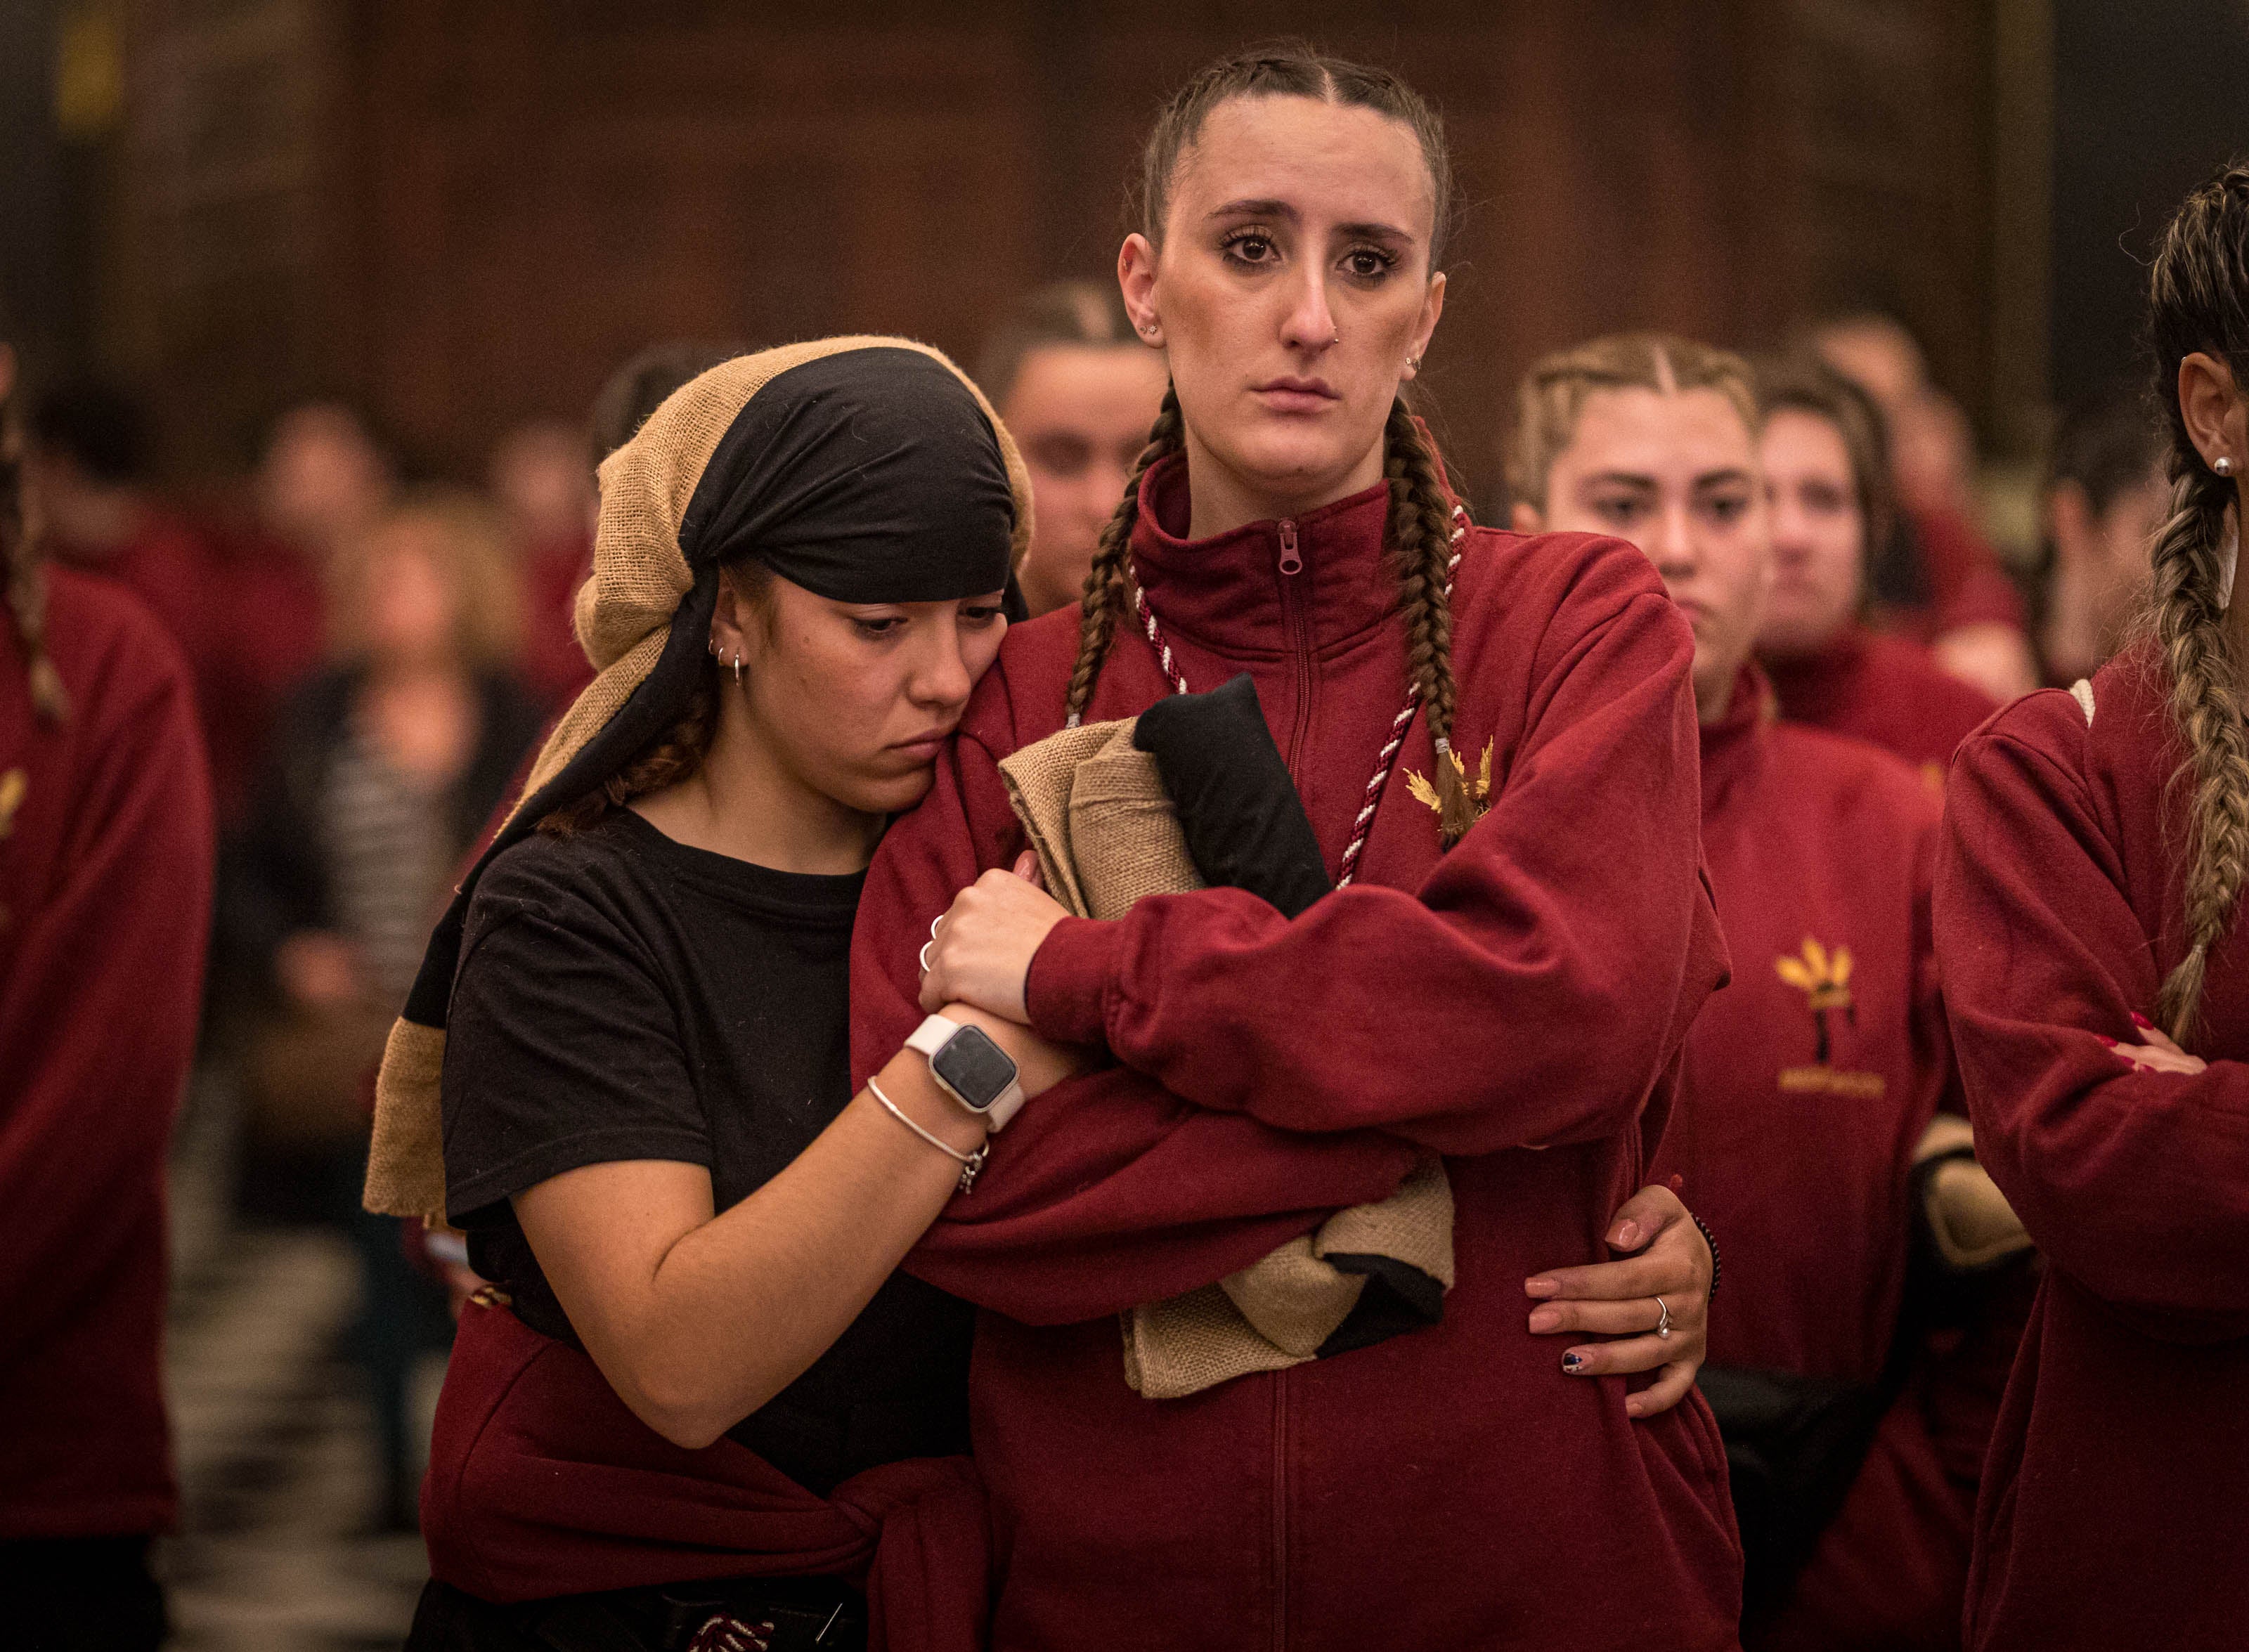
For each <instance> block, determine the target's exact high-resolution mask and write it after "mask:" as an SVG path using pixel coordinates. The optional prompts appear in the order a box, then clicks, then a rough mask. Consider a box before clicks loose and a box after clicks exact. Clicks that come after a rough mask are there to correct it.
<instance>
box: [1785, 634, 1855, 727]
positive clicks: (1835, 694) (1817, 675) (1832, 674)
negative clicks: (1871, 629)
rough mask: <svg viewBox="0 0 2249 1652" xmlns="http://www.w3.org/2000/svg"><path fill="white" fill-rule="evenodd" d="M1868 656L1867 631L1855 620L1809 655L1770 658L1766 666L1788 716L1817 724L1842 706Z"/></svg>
mask: <svg viewBox="0 0 2249 1652" xmlns="http://www.w3.org/2000/svg"><path fill="white" fill-rule="evenodd" d="M1866 656H1867V633H1866V630H1865V628H1864V627H1861V626H1860V624H1859V623H1858V622H1857V621H1856V620H1853V621H1851V622H1850V623H1848V624H1847V625H1846V626H1844V627H1843V628H1842V629H1841V630H1840V631H1838V632H1837V633H1836V634H1834V635H1833V637H1831V638H1829V639H1828V640H1827V641H1826V643H1825V644H1824V645H1823V646H1821V647H1819V648H1815V649H1813V650H1812V652H1811V653H1810V654H1802V655H1790V656H1789V657H1787V658H1785V659H1768V660H1766V661H1764V669H1765V670H1766V671H1767V672H1768V673H1769V674H1770V681H1771V684H1772V687H1773V689H1774V690H1775V692H1777V693H1778V695H1779V696H1780V697H1781V698H1782V699H1783V700H1784V701H1785V702H1786V703H1787V705H1788V709H1789V715H1790V716H1795V717H1800V718H1803V719H1805V721H1808V722H1817V721H1819V718H1820V717H1821V716H1825V715H1826V714H1827V713H1828V712H1830V711H1832V710H1833V709H1834V707H1835V706H1836V705H1838V704H1839V703H1840V702H1841V701H1842V699H1843V697H1844V696H1845V695H1846V694H1847V692H1848V690H1849V688H1850V685H1851V681H1852V678H1853V677H1854V675H1856V674H1857V672H1858V669H1859V667H1860V664H1861V663H1862V662H1863V661H1865V659H1866Z"/></svg>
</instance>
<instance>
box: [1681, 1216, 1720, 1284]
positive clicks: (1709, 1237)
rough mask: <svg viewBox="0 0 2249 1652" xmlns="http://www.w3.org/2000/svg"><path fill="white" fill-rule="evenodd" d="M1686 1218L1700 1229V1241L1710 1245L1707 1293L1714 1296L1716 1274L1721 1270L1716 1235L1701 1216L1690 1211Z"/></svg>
mask: <svg viewBox="0 0 2249 1652" xmlns="http://www.w3.org/2000/svg"><path fill="white" fill-rule="evenodd" d="M1688 1220H1689V1221H1691V1222H1693V1223H1694V1224H1695V1226H1696V1227H1698V1228H1700V1229H1702V1243H1703V1244H1707V1245H1709V1247H1710V1289H1709V1295H1711V1296H1716V1295H1717V1294H1718V1275H1719V1273H1720V1272H1722V1269H1721V1267H1720V1265H1719V1262H1718V1236H1717V1235H1716V1234H1715V1233H1713V1232H1711V1231H1710V1224H1709V1223H1707V1222H1705V1221H1704V1220H1702V1217H1699V1216H1695V1214H1694V1213H1693V1212H1692V1211H1689V1212H1688Z"/></svg>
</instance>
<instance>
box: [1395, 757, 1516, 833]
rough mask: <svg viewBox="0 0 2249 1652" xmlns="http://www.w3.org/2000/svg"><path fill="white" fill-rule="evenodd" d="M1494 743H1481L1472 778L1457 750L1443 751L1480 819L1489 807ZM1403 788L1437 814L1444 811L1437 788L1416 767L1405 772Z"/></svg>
mask: <svg viewBox="0 0 2249 1652" xmlns="http://www.w3.org/2000/svg"><path fill="white" fill-rule="evenodd" d="M1494 744H1496V742H1495V741H1490V740H1487V741H1486V742H1484V748H1483V758H1482V761H1481V762H1480V763H1478V764H1476V771H1475V778H1474V779H1470V778H1468V764H1465V763H1462V761H1461V754H1460V753H1459V752H1457V751H1447V752H1446V753H1445V756H1446V757H1447V758H1448V759H1449V760H1450V761H1451V763H1452V765H1453V772H1454V773H1455V774H1457V775H1458V776H1460V777H1461V789H1462V791H1464V792H1467V793H1468V806H1469V807H1470V808H1471V809H1472V810H1473V811H1474V812H1475V818H1476V819H1479V820H1481V819H1483V817H1484V812H1485V811H1487V810H1488V809H1489V808H1490V807H1491V749H1492V746H1493V745H1494ZM1406 790H1407V791H1408V792H1412V793H1413V798H1414V800H1415V801H1416V802H1418V803H1420V804H1422V805H1426V806H1427V807H1428V808H1430V809H1432V810H1434V811H1435V812H1437V813H1439V814H1442V813H1443V812H1445V805H1444V804H1443V802H1442V801H1441V800H1440V799H1439V798H1438V796H1437V788H1436V787H1435V786H1434V785H1430V784H1429V782H1428V781H1427V779H1425V778H1422V775H1421V771H1420V770H1419V769H1408V770H1406Z"/></svg>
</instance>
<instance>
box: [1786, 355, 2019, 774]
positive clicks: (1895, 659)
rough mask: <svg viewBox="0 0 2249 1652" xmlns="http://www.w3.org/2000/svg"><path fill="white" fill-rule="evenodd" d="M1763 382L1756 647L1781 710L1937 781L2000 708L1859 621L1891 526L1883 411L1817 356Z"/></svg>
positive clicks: (1907, 645) (1901, 641)
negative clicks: (1873, 562) (1762, 554)
mask: <svg viewBox="0 0 2249 1652" xmlns="http://www.w3.org/2000/svg"><path fill="white" fill-rule="evenodd" d="M1758 380H1759V391H1760V396H1761V399H1762V401H1763V405H1764V434H1763V435H1762V436H1761V437H1760V438H1759V440H1758V444H1757V463H1758V467H1759V469H1760V470H1762V471H1763V472H1764V484H1765V487H1766V489H1767V490H1768V492H1769V494H1770V501H1771V525H1772V551H1773V584H1772V593H1771V597H1770V598H1769V599H1768V600H1767V602H1766V604H1765V617H1764V625H1763V627H1761V628H1760V629H1759V631H1758V633H1757V654H1758V656H1759V658H1760V660H1761V661H1763V663H1764V667H1765V669H1766V671H1767V673H1768V674H1769V675H1770V676H1771V681H1772V686H1773V690H1774V692H1775V693H1776V694H1777V695H1778V697H1779V701H1780V709H1781V712H1782V714H1783V715H1784V716H1788V717H1791V718H1792V719H1794V720H1796V721H1798V722H1800V723H1811V724H1812V726H1813V727H1815V728H1821V729H1826V730H1830V731H1831V732H1833V733H1836V734H1848V735H1854V736H1856V737H1858V738H1860V739H1862V740H1867V741H1871V742H1872V743H1873V744H1875V745H1878V746H1881V747H1882V748H1883V749H1884V750H1886V751H1891V752H1895V754H1896V755H1897V756H1899V757H1903V758H1904V759H1905V760H1906V761H1907V762H1909V763H1912V764H1917V765H1920V766H1921V767H1922V771H1923V772H1924V773H1927V774H1929V776H1930V777H1931V778H1933V779H1934V780H1936V781H1938V782H1941V781H1942V780H1943V771H1944V765H1945V764H1947V763H1949V762H1950V760H1951V757H1952V749H1953V748H1954V747H1955V746H1957V744H1960V740H1961V737H1963V736H1964V735H1965V734H1966V733H1967V732H1968V731H1969V730H1970V729H1972V728H1974V727H1975V726H1976V725H1977V723H1981V722H1982V721H1983V720H1984V718H1985V717H1987V716H1990V715H1991V712H1992V710H1993V709H1995V705H1996V702H1994V701H1993V700H1992V699H1991V696H1988V695H1986V694H1985V693H1984V691H1983V690H1982V689H1977V688H1975V687H1974V686H1972V685H1970V683H1967V682H1963V681H1962V680H1960V679H1959V678H1958V677H1956V676H1953V675H1950V674H1948V673H1946V672H1944V671H1942V670H1940V669H1939V668H1937V666H1936V662H1935V661H1933V660H1931V659H1930V657H1929V652H1928V650H1926V649H1924V648H1921V647H1920V646H1919V645H1917V644H1915V643H1913V642H1909V641H1907V640H1906V639H1905V638H1903V637H1896V636H1888V635H1884V634H1880V633H1877V632H1874V631H1872V630H1870V629H1868V628H1867V626H1866V624H1865V623H1864V621H1863V619H1862V615H1863V614H1864V612H1865V609H1866V606H1867V559H1868V556H1869V553H1870V552H1871V551H1872V549H1873V547H1874V545H1879V544H1880V543H1881V540H1882V538H1883V536H1884V535H1885V534H1886V533H1887V532H1888V525H1889V513H1890V493H1889V486H1888V458H1887V455H1886V452H1885V449H1884V437H1883V428H1882V424H1881V417H1880V415H1878V414H1877V413H1876V412H1875V411H1874V405H1873V403H1872V402H1871V401H1868V399H1867V397H1866V396H1865V395H1864V394H1861V393H1860V391H1859V390H1858V389H1857V388H1856V387H1854V386H1853V385H1852V384H1851V383H1850V381H1849V380H1846V379H1844V378H1843V377H1842V376H1841V375H1840V374H1836V373H1834V372H1833V371H1831V370H1829V369H1827V368H1826V367H1821V366H1820V365H1819V363H1817V362H1812V361H1791V362H1776V363H1772V364H1770V365H1769V366H1767V367H1764V369H1763V370H1762V371H1761V372H1760V373H1759V374H1758Z"/></svg>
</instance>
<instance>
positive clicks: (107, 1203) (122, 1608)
mask: <svg viewBox="0 0 2249 1652" xmlns="http://www.w3.org/2000/svg"><path fill="white" fill-rule="evenodd" d="M14 376H15V360H14V357H13V355H12V354H11V353H10V351H9V350H8V347H7V346H5V345H0V1326H4V1327H5V1328H4V1330H0V1619H4V1624H5V1628H4V1629H0V1639H4V1640H5V1641H6V1642H8V1643H9V1644H10V1645H11V1646H22V1647H38V1648H43V1649H48V1648H52V1649H62V1652H80V1649H83V1652H154V1649H155V1648H156V1646H157V1645H158V1644H159V1643H160V1642H162V1640H163V1638H164V1634H165V1607H164V1596H163V1593H162V1588H161V1587H160V1586H159V1585H158V1583H157V1582H156V1580H155V1578H154V1577H153V1576H152V1575H151V1573H150V1572H149V1568H148V1544H149V1539H150V1537H151V1536H152V1535H153V1534H155V1533H156V1532H162V1531H163V1530H165V1529H166V1528H167V1527H169V1525H171V1524H172V1521H173V1518H174V1515H175V1508H176V1504H177V1492H176V1490H175V1484H174V1482H173V1478H172V1468H171V1448H170V1442H169V1436H168V1432H167V1429H166V1425H165V1417H164V1402H163V1394H162V1371H161V1364H160V1347H161V1339H162V1329H163V1321H164V1300H165V1208H164V1159H165V1151H166V1148H167V1145H168V1142H169V1136H170V1134H171V1126H172V1120H173V1116H174V1114H175V1112H176V1110H177V1109H178V1107H179V1104H180V1100H181V1097H182V1091H183V1090H184V1088H185V1086H186V1083H187V1077H188V1068H189V1061H190V1059H191V1057H192V1054H193V1051H194V1046H195V1037H196V1012H197V1009H198V1007H199V1005H200V1003H201V995H202V981H203V940H204V932H205V929H206V928H207V927H208V925H209V922H210V881H211V858H212V824H211V805H210V782H209V779H208V777H207V775H206V772H205V768H204V761H203V744H202V741H201V739H200V738H199V737H198V735H197V733H196V715H195V699H194V694H193V691H192V689H190V687H189V676H188V669H187V667H186V665H185V663H184V662H183V661H182V658H181V655H180V651H179V649H178V648H177V646H176V645H175V643H174V642H173V641H172V640H171V638H169V636H167V635H166V634H165V632H164V629H163V627H162V626H161V625H160V624H159V623H158V622H157V620H155V618H154V617H153V616H152V615H151V614H149V613H148V610H147V608H146V607H143V606H142V604H141V602H140V600H138V599H136V598H135V597H134V596H133V595H132V594H131V593H128V592H127V591H125V590H123V589H122V588H120V586H119V585H117V584H116V583H115V582H113V581H111V580H107V579H95V578H92V577H89V576H88V575H86V574H85V573H82V572H78V571H77V570H74V569H71V568H65V567H59V566H43V563H42V559H41V556H40V553H39V531H40V530H39V519H38V518H39V508H40V507H39V500H38V491H37V490H36V488H34V489H32V490H30V492H29V495H28V497H27V495H26V493H25V491H24V490H23V489H22V483H23V481H24V476H23V470H22V466H21V460H22V456H23V438H22V433H21V431H20V429H19V428H18V427H17V424H16V422H15V418H14V413H15V408H14V406H13V401H14V398H13V397H12V395H11V394H10V392H11V391H12V388H13V380H14Z"/></svg>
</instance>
